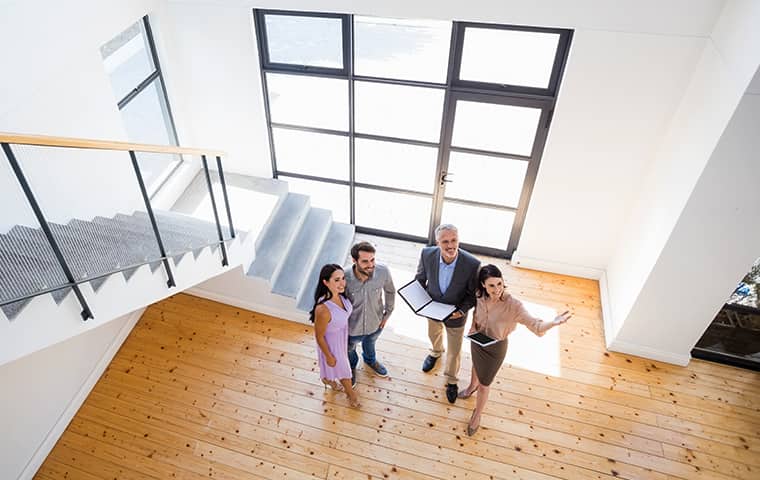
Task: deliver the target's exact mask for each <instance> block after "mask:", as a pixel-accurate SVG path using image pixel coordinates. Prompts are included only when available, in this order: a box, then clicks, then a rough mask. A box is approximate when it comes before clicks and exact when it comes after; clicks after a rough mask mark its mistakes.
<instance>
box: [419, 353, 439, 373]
mask: <svg viewBox="0 0 760 480" xmlns="http://www.w3.org/2000/svg"><path fill="white" fill-rule="evenodd" d="M437 361H438V357H434V356H432V355H428V356H427V357H425V361H424V362H422V371H423V372H429V371H430V370H432V369H433V367H435V362H437Z"/></svg>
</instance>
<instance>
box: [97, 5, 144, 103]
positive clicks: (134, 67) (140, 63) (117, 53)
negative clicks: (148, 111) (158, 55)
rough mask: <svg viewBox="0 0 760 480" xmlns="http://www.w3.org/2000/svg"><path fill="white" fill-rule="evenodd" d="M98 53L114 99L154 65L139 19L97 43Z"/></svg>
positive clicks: (134, 85)
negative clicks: (109, 81) (103, 43)
mask: <svg viewBox="0 0 760 480" xmlns="http://www.w3.org/2000/svg"><path fill="white" fill-rule="evenodd" d="M100 54H101V55H102V57H103V65H104V66H105V68H106V72H108V75H109V76H110V78H111V87H112V88H113V91H114V94H115V95H116V99H117V100H121V99H122V98H124V97H125V96H126V95H127V94H128V93H129V92H131V91H132V90H133V89H134V88H135V87H137V85H139V84H140V82H142V81H143V80H145V79H146V78H148V76H149V75H150V74H151V73H153V71H154V70H155V69H156V68H155V65H153V57H152V56H151V54H150V45H149V44H148V36H147V34H146V32H145V25H144V24H143V21H142V20H140V21H139V22H137V23H135V24H134V25H132V26H131V27H129V28H128V29H127V30H125V31H124V32H122V33H121V34H120V35H119V36H117V37H116V38H114V39H113V40H111V41H110V42H108V43H106V44H105V45H103V46H102V47H100Z"/></svg>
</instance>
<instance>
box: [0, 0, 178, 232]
mask: <svg viewBox="0 0 760 480" xmlns="http://www.w3.org/2000/svg"><path fill="white" fill-rule="evenodd" d="M163 8H164V2H163V1H161V0H139V1H130V2H114V1H111V2H92V1H86V0H77V1H68V2H57V1H52V0H36V1H21V0H11V1H4V2H3V6H2V15H0V48H1V49H2V52H0V53H1V54H2V58H3V75H2V76H0V131H4V132H14V133H31V134H46V135H56V136H70V137H83V138H98V139H107V140H127V135H126V132H125V130H124V127H123V123H122V119H121V116H120V114H119V111H118V107H117V101H118V99H117V98H115V96H114V93H113V91H112V89H111V84H110V81H109V78H108V75H107V73H106V71H105V69H104V67H103V60H102V58H101V55H100V50H99V49H100V46H101V45H103V44H104V43H106V42H108V41H109V40H110V39H112V38H113V37H114V36H116V35H117V34H119V33H121V32H122V31H123V30H125V29H126V28H127V27H129V26H130V25H131V24H133V23H134V22H136V21H138V20H139V19H140V18H141V17H142V16H144V15H145V14H151V15H152V16H154V17H155V18H152V21H153V23H154V27H155V32H154V33H155V36H156V43H157V47H158V48H159V55H161V53H162V51H161V50H162V47H163V46H164V43H165V42H164V40H165V39H164V35H163V32H162V28H161V17H162V10H163ZM167 63H168V64H169V65H162V66H163V67H164V70H165V72H164V75H165V77H167V81H168V77H172V76H173V75H172V74H173V71H172V65H171V62H167ZM169 96H170V103H171V104H172V107H174V110H175V116H176V117H178V122H177V123H178V125H177V127H178V130H180V131H179V133H180V139H181V140H182V138H183V136H182V133H183V132H182V129H183V128H184V123H183V121H182V119H183V118H184V115H183V114H182V106H181V104H182V102H181V101H180V100H181V98H179V99H178V98H177V97H173V95H172V89H171V86H170V87H169ZM175 105H176V107H175ZM13 148H14V151H16V152H17V154H18V156H19V160H20V161H21V163H22V168H23V169H24V170H25V172H26V174H27V176H28V177H29V180H30V181H31V183H32V187H33V189H34V191H35V194H36V195H37V196H38V200H39V201H40V204H41V206H42V208H43V211H44V213H45V214H46V215H47V216H48V217H49V218H50V219H51V220H53V221H57V222H64V221H66V220H68V219H70V218H71V217H79V218H91V217H93V216H94V215H111V214H113V213H115V212H117V211H128V210H131V209H133V208H135V207H139V206H140V205H141V199H140V196H139V191H138V190H137V184H136V181H135V180H134V172H133V171H132V167H131V164H130V162H129V156H128V154H126V153H113V152H110V153H108V152H106V153H104V152H86V153H82V152H81V151H67V150H62V149H54V150H48V149H41V148H32V147H13ZM0 160H1V161H0V202H2V203H3V204H4V205H13V206H17V205H18V206H19V208H9V209H4V212H3V215H2V217H0V232H2V231H6V230H7V229H8V228H10V227H11V226H13V225H15V224H26V225H36V221H35V220H34V219H33V216H32V214H31V211H30V210H28V209H27V208H26V200H25V199H24V198H23V197H22V196H21V194H20V190H19V188H18V186H17V185H18V184H17V181H16V179H15V177H13V176H12V174H11V173H10V169H9V167H8V162H7V161H6V159H5V156H4V155H2V156H0ZM62 197H65V198H66V199H67V200H66V202H61V198H62Z"/></svg>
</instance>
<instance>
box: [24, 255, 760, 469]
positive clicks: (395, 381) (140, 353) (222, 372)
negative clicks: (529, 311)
mask: <svg viewBox="0 0 760 480" xmlns="http://www.w3.org/2000/svg"><path fill="white" fill-rule="evenodd" d="M392 249H393V247H388V251H386V252H385V253H386V254H388V255H389V254H391V253H393V254H396V255H397V258H400V259H401V260H399V261H398V264H397V265H395V268H396V269H395V270H394V275H396V283H397V285H400V284H401V283H402V282H406V281H407V279H406V278H403V277H404V276H405V275H407V274H408V268H407V270H404V268H405V267H409V266H410V265H411V264H413V263H414V258H412V255H411V254H410V255H409V263H410V265H406V266H405V265H404V260H403V257H404V252H403V247H399V251H398V252H391V251H390V250H392ZM411 268H413V265H411ZM505 268H506V271H505V277H506V281H507V283H508V285H509V288H510V291H511V292H512V293H513V294H515V295H516V296H518V297H519V298H522V299H525V300H527V301H529V302H531V303H532V304H533V305H534V307H535V308H538V309H539V311H541V310H540V309H541V308H543V309H548V310H546V311H547V312H549V311H550V310H551V309H564V308H565V307H566V306H567V307H569V308H570V309H572V310H573V311H574V312H575V317H574V318H573V319H572V320H571V321H570V322H568V324H566V325H564V326H563V327H561V329H556V330H555V331H553V333H554V336H551V335H547V337H543V338H541V339H534V338H530V336H529V335H523V334H525V332H522V333H521V334H520V335H523V336H519V335H518V337H517V339H515V338H513V337H510V355H509V356H508V358H507V363H505V365H504V367H503V368H502V369H501V371H500V373H499V375H498V376H497V380H496V381H495V382H494V384H493V386H492V394H491V399H490V402H489V404H488V406H487V407H486V413H485V414H484V416H483V420H482V427H481V429H480V431H479V432H478V433H477V434H476V435H475V436H474V437H473V438H469V437H467V435H466V434H465V422H466V421H467V419H468V418H469V416H470V412H471V410H472V408H473V406H474V399H470V400H466V401H461V400H460V401H457V403H456V404H455V405H450V404H449V403H447V402H446V399H445V394H444V392H443V389H442V386H443V383H444V381H443V379H442V377H441V374H440V368H436V370H434V371H433V372H432V373H431V374H425V373H423V372H421V371H420V366H421V363H422V359H423V358H424V356H425V355H426V341H425V337H424V328H422V327H421V326H422V325H424V320H422V319H420V318H419V317H415V316H414V315H411V314H409V312H407V311H406V310H407V309H406V306H405V305H403V304H401V305H398V309H397V312H396V313H395V314H394V316H393V317H392V318H391V327H390V328H389V329H388V330H387V331H386V332H384V334H383V336H382V337H381V338H380V340H379V342H378V352H379V355H380V357H381V359H382V361H383V362H384V363H385V364H386V366H387V367H388V370H389V372H390V377H389V378H378V377H375V376H373V375H371V374H370V373H369V372H368V371H366V370H365V369H363V368H361V367H360V368H359V372H358V381H359V383H358V385H357V389H358V392H359V395H360V398H361V400H362V404H363V405H362V408H361V409H360V410H359V411H356V410H352V409H350V408H348V403H347V401H346V399H345V396H344V395H343V394H338V393H333V392H329V391H328V392H325V391H324V390H323V388H322V386H321V385H320V382H319V376H318V373H317V371H316V370H317V366H316V362H315V347H314V340H313V336H312V329H311V328H310V327H308V326H304V325H300V324H295V323H290V322H287V321H283V320H278V319H275V318H271V317H267V316H266V315H262V314H258V313H254V312H249V311H245V310H241V309H238V308H235V307H231V306H226V305H222V304H218V303H214V302H211V301H208V300H204V299H200V298H197V297H192V296H189V295H186V294H179V295H176V296H174V297H172V298H170V299H167V300H166V301H164V302H161V303H160V304H157V305H154V306H152V307H151V308H149V309H148V310H147V312H146V313H145V315H144V316H143V318H142V319H141V320H140V322H139V323H138V324H137V326H136V327H135V329H134V330H133V332H132V333H131V335H130V336H129V338H128V339H127V340H126V342H125V343H124V345H123V346H122V348H121V350H120V351H119V352H118V354H117V355H116V357H115V358H114V360H113V362H112V363H111V365H110V366H109V368H108V370H107V371H106V372H105V374H104V375H103V377H102V378H101V379H100V381H99V382H98V383H97V385H96V386H95V388H94V390H93V391H92V393H91V394H90V396H89V397H88V399H87V400H86V402H85V403H84V405H83V407H82V408H81V410H80V411H79V412H78V414H77V415H76V417H75V418H74V420H73V421H72V422H71V424H70V425H69V427H68V429H67V430H66V432H65V433H64V434H63V436H62V437H61V439H60V440H59V441H58V443H57V445H56V446H55V448H54V449H53V451H52V453H51V454H50V455H49V457H48V459H47V460H46V461H45V463H44V465H43V466H42V468H41V469H40V470H39V472H38V474H37V477H36V478H39V479H60V478H69V479H85V480H89V479H105V478H109V479H144V478H151V479H166V478H178V479H193V478H197V479H200V478H215V479H250V478H287V479H301V478H314V477H316V478H324V479H328V478H329V479H348V478H362V479H368V478H369V479H384V478H417V479H422V478H438V479H447V480H448V479H493V478H500V479H513V478H529V479H546V478H614V477H618V478H646V479H665V478H688V479H711V480H712V479H728V478H740V479H747V480H749V479H758V478H760V396H759V394H760V375H758V374H756V373H752V372H748V371H744V370H739V369H735V368H730V367H724V366H719V365H715V364H711V363H707V362H703V361H696V360H695V361H692V363H691V365H689V367H688V368H678V367H674V366H671V365H667V364H663V363H658V362H652V361H649V360H645V359H641V358H637V357H632V356H627V355H620V354H616V353H608V352H606V351H605V349H604V344H603V339H602V326H601V314H600V307H599V294H598V287H597V284H596V282H594V281H590V280H582V279H577V278H572V277H563V276H558V275H552V274H546V273H540V272H532V271H526V270H518V269H512V268H510V267H505ZM397 272H402V273H401V274H398V273H397ZM547 315H548V314H547ZM516 333H520V332H516ZM550 333H551V332H550ZM531 342H535V343H531ZM521 345H522V347H521ZM525 345H528V348H525ZM465 352H467V349H465ZM463 357H464V358H463V366H462V372H461V379H460V385H461V386H464V385H465V384H466V383H465V382H466V379H468V378H469V370H470V361H469V353H465V354H464V355H463ZM439 363H440V362H439ZM516 365H520V366H519V367H518V366H516Z"/></svg>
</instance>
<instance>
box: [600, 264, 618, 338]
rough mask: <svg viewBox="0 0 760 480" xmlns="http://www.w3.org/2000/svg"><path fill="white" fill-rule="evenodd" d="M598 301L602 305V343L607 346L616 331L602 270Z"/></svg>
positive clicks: (605, 275)
mask: <svg viewBox="0 0 760 480" xmlns="http://www.w3.org/2000/svg"><path fill="white" fill-rule="evenodd" d="M599 302H600V303H601V306H602V326H603V328H604V344H605V345H606V346H607V348H609V346H610V345H611V344H612V341H613V340H614V339H615V335H617V333H618V329H617V328H616V327H617V325H616V324H615V319H614V318H613V317H612V304H611V303H610V291H609V288H608V285H607V272H606V271H602V274H601V276H600V277H599Z"/></svg>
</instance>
